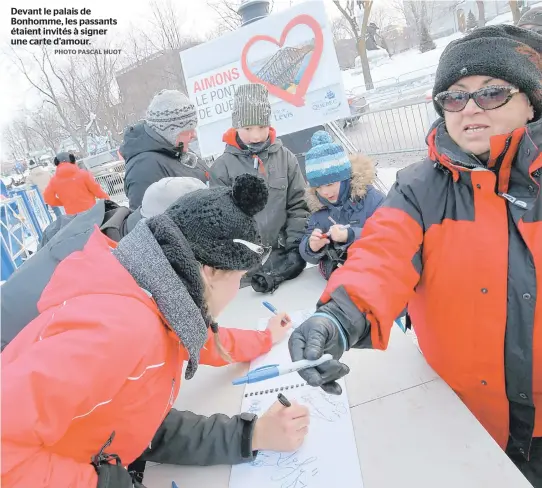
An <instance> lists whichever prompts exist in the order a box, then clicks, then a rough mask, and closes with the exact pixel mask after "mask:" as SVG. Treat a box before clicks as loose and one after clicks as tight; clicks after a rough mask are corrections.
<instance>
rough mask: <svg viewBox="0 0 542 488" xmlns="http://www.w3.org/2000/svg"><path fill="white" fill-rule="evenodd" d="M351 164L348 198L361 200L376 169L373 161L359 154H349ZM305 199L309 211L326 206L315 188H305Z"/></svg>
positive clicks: (371, 181)
mask: <svg viewBox="0 0 542 488" xmlns="http://www.w3.org/2000/svg"><path fill="white" fill-rule="evenodd" d="M348 158H349V159H350V164H351V165H352V177H351V183H350V199H352V200H361V199H362V198H363V197H365V195H366V194H367V188H368V186H369V185H372V184H373V183H374V180H375V178H376V171H375V167H374V164H373V162H372V161H371V160H370V159H369V158H367V157H365V156H362V155H361V154H351V155H350V156H349V157H348ZM305 201H306V202H307V205H308V207H309V210H310V211H311V213H314V212H317V211H318V210H321V209H323V208H325V207H326V204H325V203H323V202H322V201H321V200H320V199H319V198H318V194H317V193H316V188H312V187H308V188H307V189H306V190H305Z"/></svg>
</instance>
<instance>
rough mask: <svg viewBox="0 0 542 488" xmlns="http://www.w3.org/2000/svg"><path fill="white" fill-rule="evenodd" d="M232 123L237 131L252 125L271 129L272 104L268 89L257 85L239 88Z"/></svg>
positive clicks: (234, 103) (234, 102)
mask: <svg viewBox="0 0 542 488" xmlns="http://www.w3.org/2000/svg"><path fill="white" fill-rule="evenodd" d="M231 121H232V126H233V128H235V129H240V128H241V127H250V126H252V125H260V126H262V127H269V126H270V125H271V104H270V103H269V92H268V91H267V88H266V87H265V86H263V85H258V84H257V83H250V84H248V85H241V86H239V88H237V91H236V92H235V97H234V99H233V112H232V115H231Z"/></svg>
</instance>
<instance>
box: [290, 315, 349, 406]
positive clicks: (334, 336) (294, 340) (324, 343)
mask: <svg viewBox="0 0 542 488" xmlns="http://www.w3.org/2000/svg"><path fill="white" fill-rule="evenodd" d="M335 322H336V323H335ZM335 322H334V321H333V320H332V319H331V318H330V317H329V316H326V315H325V314H323V315H313V316H312V317H309V318H308V319H307V320H305V322H303V323H302V324H301V325H300V326H299V327H297V328H296V329H295V330H294V331H293V333H292V335H291V336H290V340H289V342H288V347H289V349H290V356H291V357H292V361H300V360H302V359H311V360H315V359H318V358H320V357H321V356H322V355H323V354H326V353H329V354H331V355H332V356H333V359H332V360H331V361H327V362H325V363H323V364H322V365H320V366H317V367H316V368H307V369H304V370H301V371H299V374H300V375H301V377H302V378H303V379H304V380H305V381H306V382H307V383H308V384H309V385H311V386H321V387H322V389H323V390H324V391H325V392H327V393H331V394H334V395H340V394H341V392H342V389H341V387H340V386H339V384H338V383H337V381H336V380H338V379H340V378H342V377H343V376H345V375H347V374H348V373H349V372H350V369H349V368H348V366H346V364H343V363H341V362H339V361H337V359H339V358H340V357H341V356H342V355H343V353H344V351H345V349H346V347H347V344H346V335H345V333H344V331H343V330H339V327H341V326H340V325H339V323H338V321H335ZM341 332H342V333H343V336H341Z"/></svg>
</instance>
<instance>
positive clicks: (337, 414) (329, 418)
mask: <svg viewBox="0 0 542 488" xmlns="http://www.w3.org/2000/svg"><path fill="white" fill-rule="evenodd" d="M300 403H304V404H305V405H307V406H308V407H309V410H310V415H311V417H313V418H317V419H320V420H325V421H326V422H335V421H336V420H338V419H340V418H341V417H342V416H343V415H345V414H346V413H347V412H348V407H347V406H346V405H345V404H344V402H343V401H342V399H341V398H340V397H336V396H333V395H329V394H328V393H325V392H324V391H322V390H312V391H308V392H307V393H305V394H303V395H302V396H301V398H300Z"/></svg>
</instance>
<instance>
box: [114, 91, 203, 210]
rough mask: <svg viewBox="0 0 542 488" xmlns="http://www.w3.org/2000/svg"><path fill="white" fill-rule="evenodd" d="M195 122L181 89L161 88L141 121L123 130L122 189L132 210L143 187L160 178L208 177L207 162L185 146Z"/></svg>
mask: <svg viewBox="0 0 542 488" xmlns="http://www.w3.org/2000/svg"><path fill="white" fill-rule="evenodd" d="M197 124H198V118H197V115H196V109H195V107H194V105H193V104H192V102H190V100H189V99H188V97H187V96H186V95H185V94H184V93H181V92H180V91H178V90H162V91H160V92H158V93H157V94H156V95H155V96H154V98H153V99H152V101H151V103H150V105H149V107H148V108H147V114H146V116H145V120H144V122H142V123H139V124H137V125H134V126H131V127H128V128H127V129H126V130H125V132H124V142H123V143H122V145H121V147H120V153H121V155H122V158H123V159H124V160H125V161H126V173H125V177H124V191H125V193H126V196H127V197H128V201H129V207H130V208H131V209H132V210H135V209H136V208H137V207H139V206H140V205H141V201H142V199H143V195H144V194H145V191H146V190H147V188H148V187H149V186H150V185H152V184H153V183H154V182H156V181H158V180H161V179H162V178H166V177H168V176H190V177H193V178H197V179H198V180H201V181H203V182H204V183H206V182H207V181H208V179H209V173H208V167H207V165H206V164H205V162H204V161H202V160H201V159H199V158H198V156H197V155H196V154H194V153H193V152H191V151H189V148H188V145H189V144H190V142H191V141H192V140H193V139H194V138H195V137H196V126H197Z"/></svg>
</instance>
